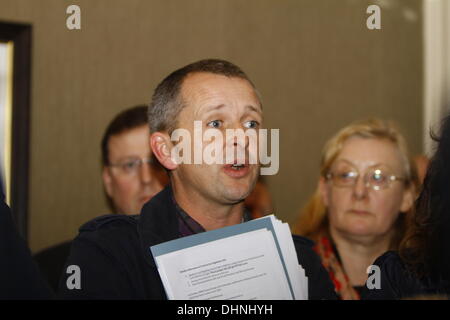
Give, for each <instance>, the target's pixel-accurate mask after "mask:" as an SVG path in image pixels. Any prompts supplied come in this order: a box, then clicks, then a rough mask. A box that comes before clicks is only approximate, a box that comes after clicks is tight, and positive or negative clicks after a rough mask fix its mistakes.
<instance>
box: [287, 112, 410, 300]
mask: <svg viewBox="0 0 450 320" xmlns="http://www.w3.org/2000/svg"><path fill="white" fill-rule="evenodd" d="M417 186H418V179H417V174H416V170H415V167H414V165H413V163H412V162H411V160H410V157H409V154H408V150H407V146H406V142H405V139H404V138H403V136H402V135H401V134H400V133H399V131H398V130H397V129H396V128H395V127H394V126H393V125H392V124H391V123H389V122H386V121H382V120H380V119H369V120H366V121H360V122H355V123H352V124H350V125H348V126H347V127H345V128H343V129H341V130H340V131H339V132H338V133H337V134H336V135H335V136H333V137H332V138H331V139H330V140H329V141H328V142H327V143H326V145H325V148H324V150H323V153H322V160H321V170H320V178H319V184H318V187H317V190H316V192H315V194H314V195H313V197H312V198H311V199H310V201H309V202H308V204H307V205H306V206H305V208H304V209H303V211H302V212H301V215H300V218H299V221H298V223H297V225H296V226H295V228H294V232H295V233H298V234H301V235H304V236H307V237H309V238H311V239H313V240H314V241H315V242H316V245H315V250H316V252H317V253H318V254H319V256H320V257H321V259H322V263H323V265H324V266H325V268H326V269H327V271H328V273H329V275H330V277H331V279H332V280H333V282H334V285H335V290H336V293H337V294H338V296H339V297H340V298H341V299H345V300H351V299H359V298H360V296H361V292H362V290H363V288H364V286H365V281H366V279H367V273H366V270H367V267H368V266H369V265H371V264H372V263H373V262H374V261H375V259H376V258H377V257H379V256H380V255H382V254H383V253H384V252H386V251H388V250H395V249H397V247H398V245H399V243H400V241H401V240H402V238H403V236H404V233H405V229H406V224H407V222H406V221H407V220H408V219H407V216H408V215H410V214H411V212H410V211H411V209H412V205H413V202H414V200H415V194H416V189H417Z"/></svg>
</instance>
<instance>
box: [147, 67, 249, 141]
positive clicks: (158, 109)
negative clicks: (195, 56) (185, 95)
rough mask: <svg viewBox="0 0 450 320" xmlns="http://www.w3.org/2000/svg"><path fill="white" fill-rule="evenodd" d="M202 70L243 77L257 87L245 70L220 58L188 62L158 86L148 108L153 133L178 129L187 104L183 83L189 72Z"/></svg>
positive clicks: (170, 131)
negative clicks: (182, 112) (184, 98)
mask: <svg viewBox="0 0 450 320" xmlns="http://www.w3.org/2000/svg"><path fill="white" fill-rule="evenodd" d="M200 72H206V73H213V74H218V75H224V76H226V77H230V78H231V77H234V78H241V79H244V80H247V81H248V82H249V83H250V84H251V85H252V87H253V88H255V86H254V84H253V83H252V82H251V81H250V79H249V78H248V77H247V75H246V74H245V73H244V71H242V70H241V69H240V68H239V67H238V66H236V65H234V64H233V63H231V62H228V61H225V60H220V59H205V60H200V61H197V62H194V63H191V64H188V65H187V66H184V67H182V68H181V69H178V70H176V71H174V72H172V73H171V74H170V75H168V76H167V77H166V78H165V79H164V80H163V81H162V82H161V83H160V84H159V85H158V86H157V87H156V89H155V92H154V93H153V97H152V101H151V103H150V106H149V108H148V122H149V125H150V132H151V133H153V132H158V131H159V132H164V131H167V132H168V133H169V134H170V133H172V131H173V130H175V129H176V126H177V120H178V115H179V114H180V112H181V110H182V109H183V108H184V106H185V104H184V103H183V101H182V97H181V95H180V91H181V85H182V84H183V81H184V79H186V77H187V76H188V75H189V74H191V73H200ZM255 92H256V90H255Z"/></svg>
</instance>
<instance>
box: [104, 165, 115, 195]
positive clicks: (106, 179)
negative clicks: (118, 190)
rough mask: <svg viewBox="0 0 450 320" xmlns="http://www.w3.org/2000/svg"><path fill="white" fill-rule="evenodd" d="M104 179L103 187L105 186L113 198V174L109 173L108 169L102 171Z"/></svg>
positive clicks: (107, 192)
mask: <svg viewBox="0 0 450 320" xmlns="http://www.w3.org/2000/svg"><path fill="white" fill-rule="evenodd" d="M102 179H103V185H104V186H105V191H106V194H107V195H108V196H109V197H110V198H112V193H113V192H112V178H111V174H110V172H109V169H108V168H107V167H103V171H102Z"/></svg>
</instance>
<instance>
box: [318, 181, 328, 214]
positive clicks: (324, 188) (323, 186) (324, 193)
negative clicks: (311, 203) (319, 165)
mask: <svg viewBox="0 0 450 320" xmlns="http://www.w3.org/2000/svg"><path fill="white" fill-rule="evenodd" d="M319 193H320V197H321V199H322V202H323V204H324V205H325V207H328V197H329V190H328V183H327V180H326V179H325V178H324V177H322V176H321V177H320V179H319Z"/></svg>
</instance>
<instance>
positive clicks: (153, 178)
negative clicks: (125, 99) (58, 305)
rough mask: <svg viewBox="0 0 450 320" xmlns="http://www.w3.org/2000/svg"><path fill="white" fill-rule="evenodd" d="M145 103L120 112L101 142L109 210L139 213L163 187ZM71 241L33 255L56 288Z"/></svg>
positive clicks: (161, 171)
mask: <svg viewBox="0 0 450 320" xmlns="http://www.w3.org/2000/svg"><path fill="white" fill-rule="evenodd" d="M149 135H150V130H149V127H148V118H147V106H145V105H139V106H135V107H132V108H129V109H126V110H124V111H122V112H120V113H119V114H118V115H116V116H115V117H114V119H113V120H112V121H111V122H110V123H109V125H108V127H107V128H106V131H105V133H104V135H103V138H102V141H101V152H102V166H103V168H102V179H103V185H104V191H105V194H106V198H107V201H108V204H109V206H110V209H111V212H113V213H118V214H126V215H134V214H139V212H140V210H141V208H142V206H143V205H144V203H146V202H147V201H148V200H150V199H151V198H152V197H153V196H154V195H155V194H157V193H158V192H159V191H161V190H162V189H163V187H164V186H165V185H166V183H167V182H168V176H167V174H166V172H165V170H164V169H163V168H162V166H161V165H160V164H159V163H158V161H157V160H156V161H155V160H154V157H153V156H152V152H151V150H150V146H149ZM71 244H72V242H71V241H67V242H63V243H61V244H58V245H56V246H53V247H51V248H47V249H44V250H43V251H41V252H40V253H38V254H37V255H36V256H35V259H36V261H37V263H38V265H39V267H40V269H41V272H42V273H43V275H44V276H45V277H46V278H47V280H48V282H49V283H50V285H51V287H52V288H53V289H54V290H55V291H56V290H57V288H58V282H59V279H60V277H61V273H62V272H63V267H64V262H65V261H66V259H67V257H68V255H69V252H70V247H71Z"/></svg>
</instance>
